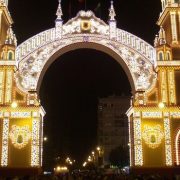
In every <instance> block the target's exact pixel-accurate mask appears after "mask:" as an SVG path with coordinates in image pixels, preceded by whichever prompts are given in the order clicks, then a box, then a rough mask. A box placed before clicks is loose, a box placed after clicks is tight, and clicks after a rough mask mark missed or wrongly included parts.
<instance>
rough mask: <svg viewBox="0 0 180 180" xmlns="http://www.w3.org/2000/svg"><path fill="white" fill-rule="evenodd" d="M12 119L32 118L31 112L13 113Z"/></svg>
mask: <svg viewBox="0 0 180 180" xmlns="http://www.w3.org/2000/svg"><path fill="white" fill-rule="evenodd" d="M11 117H12V118H30V117H31V112H11Z"/></svg>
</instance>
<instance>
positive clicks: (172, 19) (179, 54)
mask: <svg viewBox="0 0 180 180" xmlns="http://www.w3.org/2000/svg"><path fill="white" fill-rule="evenodd" d="M161 2H162V12H161V13H160V17H159V20H158V22H157V24H158V25H159V26H160V31H159V35H157V36H156V38H155V47H156V50H157V60H158V65H159V66H158V70H159V73H158V75H159V79H160V92H161V93H160V96H161V97H160V100H161V101H162V102H163V103H165V104H167V105H179V104H180V102H178V101H179V97H180V93H179V89H177V88H176V87H178V86H177V84H178V79H179V77H180V75H179V74H180V73H179V68H178V63H179V60H180V1H179V0H161ZM170 65H171V68H170Z"/></svg>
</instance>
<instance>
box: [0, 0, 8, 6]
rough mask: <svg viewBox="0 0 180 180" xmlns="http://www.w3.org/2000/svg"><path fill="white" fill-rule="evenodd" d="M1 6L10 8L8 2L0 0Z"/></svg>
mask: <svg viewBox="0 0 180 180" xmlns="http://www.w3.org/2000/svg"><path fill="white" fill-rule="evenodd" d="M0 4H1V5H4V6H8V0H0Z"/></svg>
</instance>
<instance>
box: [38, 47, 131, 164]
mask: <svg viewBox="0 0 180 180" xmlns="http://www.w3.org/2000/svg"><path fill="white" fill-rule="evenodd" d="M41 81H42V83H41V85H40V89H39V95H40V99H41V103H42V105H43V107H44V108H45V110H46V111H47V115H46V116H45V122H46V123H45V129H44V130H45V134H48V132H49V131H51V132H53V133H54V134H56V135H57V132H59V134H60V135H59V136H58V135H57V136H56V137H51V138H53V140H51V141H52V142H55V143H56V147H55V148H53V147H51V148H48V149H52V150H54V149H56V148H57V145H58V144H60V143H62V146H63V144H64V147H66V148H67V149H68V150H67V149H66V148H64V149H66V150H64V151H67V152H68V151H69V153H67V154H72V152H70V149H73V147H69V148H68V146H70V144H66V143H68V142H72V141H70V140H69V141H68V138H69V135H71V134H73V137H74V140H73V142H76V143H77V144H78V143H79V142H78V141H83V142H84V143H81V144H83V146H82V145H80V144H79V145H78V151H81V150H79V148H80V149H82V148H83V150H84V151H85V152H87V153H89V152H88V151H89V150H90V146H91V148H93V147H94V146H95V145H97V141H92V137H93V138H94V139H95V136H97V107H98V98H102V97H107V96H110V95H117V96H120V95H121V94H122V93H125V92H126V93H127V94H126V95H129V96H130V94H131V87H130V84H129V80H128V78H127V75H126V74H125V72H124V70H123V69H122V67H121V66H120V65H119V64H118V63H117V61H116V60H115V59H114V58H112V57H111V56H109V55H108V54H107V53H104V52H102V51H97V50H93V49H87V48H86V49H76V50H73V51H71V52H69V51H67V53H64V54H63V55H61V56H59V57H58V58H56V59H54V62H51V65H49V66H48V68H47V69H46V73H45V75H44V77H43V78H42V79H41ZM52 96H53V97H52ZM51 98H52V99H51ZM58 113H60V114H61V115H60V116H61V117H56V115H57V114H58ZM63 119H64V120H63ZM59 121H60V122H61V123H60V122H59ZM88 122H90V123H88ZM58 124H59V125H58ZM77 124H79V126H77ZM58 126H59V127H58ZM60 126H61V127H60ZM53 128H55V129H56V130H54V129H53ZM73 128H74V129H73ZM94 129H96V131H95V130H94ZM127 130H128V127H127ZM63 131H64V137H66V138H65V139H64V140H62V136H63V135H62V132H63ZM81 131H82V133H85V134H81ZM90 131H93V133H90ZM53 133H52V134H53ZM88 134H91V135H92V137H90V139H91V142H90V143H89V145H90V146H89V148H87V147H86V146H87V145H86V142H88V140H89V139H88V138H89V137H88ZM60 136H61V137H60ZM77 136H79V138H80V139H81V138H82V137H83V140H80V139H79V140H78V139H77V138H76V137H77ZM57 137H58V138H57ZM85 137H86V138H85ZM51 138H50V139H51ZM127 139H128V138H127ZM66 140H67V141H66ZM50 144H51V145H52V143H50ZM52 146H53V145H52ZM44 148H45V153H46V145H45V147H44ZM85 149H86V150H85ZM60 151H61V152H63V148H60V149H59V152H60ZM48 154H49V152H48ZM62 154H63V153H62ZM79 154H81V157H82V153H79ZM85 154H86V153H85ZM56 156H58V153H56ZM72 156H73V155H72ZM74 156H76V153H74ZM45 158H48V155H47V154H46V156H45ZM75 158H76V157H75ZM83 158H85V157H83ZM46 160H47V159H45V161H46Z"/></svg>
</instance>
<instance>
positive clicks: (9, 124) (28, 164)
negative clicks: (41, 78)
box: [0, 0, 44, 175]
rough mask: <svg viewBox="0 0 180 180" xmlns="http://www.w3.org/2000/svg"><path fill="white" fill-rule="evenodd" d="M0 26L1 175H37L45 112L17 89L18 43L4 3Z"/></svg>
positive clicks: (33, 98)
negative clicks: (16, 173)
mask: <svg viewBox="0 0 180 180" xmlns="http://www.w3.org/2000/svg"><path fill="white" fill-rule="evenodd" d="M0 23H1V24H0V174H3V173H5V174H6V175H8V174H11V169H16V172H18V171H19V172H21V169H24V168H27V169H29V172H34V171H36V172H37V171H39V170H40V168H41V163H42V144H41V142H42V141H41V139H40V137H41V135H42V119H43V116H44V111H43V109H42V108H41V106H40V104H39V102H38V100H37V99H38V98H37V94H36V92H35V91H34V92H26V93H25V92H22V91H21V90H20V89H19V88H18V87H17V86H16V82H15V76H16V71H17V62H16V56H15V49H16V46H17V40H16V36H15V34H14V32H13V30H12V27H11V25H12V23H13V21H12V18H11V16H10V13H9V11H8V1H7V0H6V1H3V0H1V1H0ZM16 157H18V158H16ZM22 173H23V171H22ZM26 173H27V171H26Z"/></svg>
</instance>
